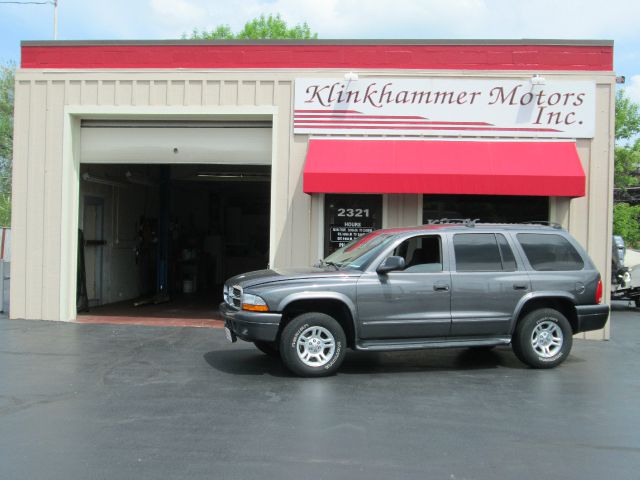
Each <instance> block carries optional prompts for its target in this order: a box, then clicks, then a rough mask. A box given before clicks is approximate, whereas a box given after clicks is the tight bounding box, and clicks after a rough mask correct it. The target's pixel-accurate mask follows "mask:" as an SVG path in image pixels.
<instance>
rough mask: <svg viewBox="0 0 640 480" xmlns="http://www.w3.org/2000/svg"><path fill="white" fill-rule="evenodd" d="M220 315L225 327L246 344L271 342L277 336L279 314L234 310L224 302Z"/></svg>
mask: <svg viewBox="0 0 640 480" xmlns="http://www.w3.org/2000/svg"><path fill="white" fill-rule="evenodd" d="M220 313H221V314H222V316H223V317H224V320H225V322H224V323H225V326H226V327H227V328H228V329H229V330H231V331H232V332H233V333H235V334H236V335H237V336H238V337H239V338H241V339H242V340H245V341H247V342H255V341H262V342H273V341H275V340H276V338H277V336H278V328H280V320H281V319H282V314H281V313H270V312H267V313H262V312H247V311H244V310H236V309H235V308H231V307H230V306H229V305H227V304H226V303H225V302H222V303H221V304H220Z"/></svg>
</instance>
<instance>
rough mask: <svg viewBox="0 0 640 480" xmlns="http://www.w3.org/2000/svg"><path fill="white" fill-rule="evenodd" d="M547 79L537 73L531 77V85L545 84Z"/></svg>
mask: <svg viewBox="0 0 640 480" xmlns="http://www.w3.org/2000/svg"><path fill="white" fill-rule="evenodd" d="M546 84H547V79H546V78H544V77H543V76H542V75H538V74H537V73H536V74H534V75H533V77H531V85H546Z"/></svg>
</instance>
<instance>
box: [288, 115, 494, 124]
mask: <svg viewBox="0 0 640 480" xmlns="http://www.w3.org/2000/svg"><path fill="white" fill-rule="evenodd" d="M378 118H385V117H378ZM294 121H295V123H296V125H302V124H310V125H311V124H320V125H322V124H342V123H347V124H353V125H361V124H367V125H369V124H371V125H377V124H380V125H477V126H491V125H493V124H491V123H486V122H430V121H415V122H414V121H410V120H402V121H399V120H396V121H393V120H389V121H385V120H360V119H359V118H358V119H357V120H350V119H346V120H343V119H341V118H333V119H331V118H328V119H322V120H308V119H303V120H298V116H297V115H296V117H295V120H294Z"/></svg>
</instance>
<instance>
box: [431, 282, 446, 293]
mask: <svg viewBox="0 0 640 480" xmlns="http://www.w3.org/2000/svg"><path fill="white" fill-rule="evenodd" d="M433 289H434V290H435V291H436V292H447V291H449V285H447V284H446V283H435V284H434V285H433Z"/></svg>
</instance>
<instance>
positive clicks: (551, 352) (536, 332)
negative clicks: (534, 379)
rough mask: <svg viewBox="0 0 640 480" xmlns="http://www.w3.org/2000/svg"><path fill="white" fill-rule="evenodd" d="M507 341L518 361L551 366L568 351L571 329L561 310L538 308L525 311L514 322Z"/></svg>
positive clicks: (532, 365)
mask: <svg viewBox="0 0 640 480" xmlns="http://www.w3.org/2000/svg"><path fill="white" fill-rule="evenodd" d="M545 332H546V334H545ZM543 335H544V337H543ZM548 342H549V343H548ZM511 344H512V346H513V351H514V353H515V354H516V356H517V357H518V358H519V359H520V361H521V362H522V363H525V364H527V365H529V366H530V367H533V368H553V367H556V366H558V365H560V364H561V363H562V362H564V361H565V359H566V358H567V356H568V355H569V352H570V351H571V346H572V345H573V331H572V330H571V325H570V324H569V320H567V317H565V316H564V315H563V314H562V313H560V312H558V311H557V310H554V309H552V308H541V309H539V310H534V311H532V312H529V313H528V314H527V315H525V317H524V318H522V319H521V320H520V321H519V322H518V325H517V326H516V331H515V333H514V334H513V337H512V339H511Z"/></svg>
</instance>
